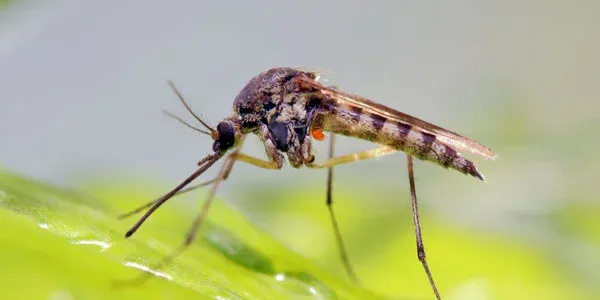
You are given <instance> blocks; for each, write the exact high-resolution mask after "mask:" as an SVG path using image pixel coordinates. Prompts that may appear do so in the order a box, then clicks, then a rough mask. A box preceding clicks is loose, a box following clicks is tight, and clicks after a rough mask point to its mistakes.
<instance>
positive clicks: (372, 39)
mask: <svg viewBox="0 0 600 300" xmlns="http://www.w3.org/2000/svg"><path fill="white" fill-rule="evenodd" d="M599 20H600V2H599V1H535V0H533V1H468V0H467V1H454V2H452V3H449V2H446V1H439V2H431V1H428V2H424V1H414V2H405V1H385V2H384V1H379V2H370V1H369V2H367V1H288V2H284V1H259V2H255V1H233V2H225V1H221V2H218V3H217V2H216V1H215V2H205V1H169V2H166V1H164V2H158V1H157V2H151V1H139V0H138V1H58V0H57V1H51V2H41V1H20V2H17V3H14V4H12V5H11V6H9V7H8V9H6V10H4V11H2V12H1V13H0V138H1V140H0V166H2V167H3V168H6V169H9V170H12V171H16V172H18V173H21V174H25V175H29V176H33V177H36V178H40V179H43V180H44V181H50V182H56V183H61V184H71V185H74V183H76V182H80V181H82V180H84V179H85V178H95V177H106V176H109V177H111V178H114V179H120V178H140V179H150V180H157V179H158V180H162V181H163V182H166V183H172V184H175V183H177V182H178V181H179V180H181V179H183V178H184V177H185V176H187V175H188V174H189V173H191V172H192V170H193V169H194V167H195V163H196V162H197V160H198V159H200V158H202V157H203V156H204V155H206V154H207V153H208V152H209V151H210V149H211V148H210V146H211V141H210V139H209V138H208V137H206V136H203V135H198V134H197V133H195V132H193V131H191V130H189V129H187V128H185V127H184V126H182V125H180V124H178V123H177V122H176V121H174V120H172V119H169V118H167V117H165V116H164V115H163V114H162V113H161V109H166V110H169V111H171V112H174V113H176V114H178V115H180V116H182V117H184V118H186V119H188V120H192V118H191V117H190V116H188V115H187V114H186V112H185V110H184V109H183V107H181V105H180V104H179V103H178V101H177V100H176V97H175V95H174V94H173V93H172V92H171V90H170V89H169V87H168V86H167V84H166V80H167V79H171V80H173V81H174V82H175V83H176V85H177V86H178V87H179V89H180V90H181V91H182V93H183V94H184V95H185V97H186V98H187V100H188V101H189V102H190V103H191V104H192V106H193V108H194V110H195V111H197V112H198V113H200V114H201V115H202V116H204V117H205V118H206V119H207V120H208V121H210V122H211V123H212V124H216V123H217V122H218V121H219V120H220V119H222V118H224V117H226V116H227V115H229V114H230V113H231V105H232V101H233V98H234V97H235V96H236V95H237V93H238V92H239V90H240V89H241V88H242V87H243V86H244V85H245V84H246V82H247V81H248V80H249V79H250V78H251V77H252V76H254V75H256V74H258V73H259V72H261V71H263V70H266V69H268V68H271V67H275V66H299V67H306V68H314V69H317V70H321V69H323V70H330V71H331V73H327V74H326V78H327V79H328V80H329V81H328V83H330V84H335V85H337V86H338V87H340V88H341V89H343V90H346V91H349V92H352V93H356V94H360V95H363V96H366V97H369V98H372V99H374V100H376V101H378V102H381V103H383V104H386V105H388V106H391V107H394V108H397V109H399V110H401V111H404V112H406V113H409V114H413V115H415V116H417V117H420V118H423V119H425V120H428V121H431V122H433V123H436V124H439V125H441V126H442V127H446V128H449V129H451V130H454V131H457V132H460V133H462V134H464V135H466V136H469V137H473V138H474V139H476V140H478V141H480V142H481V143H483V144H485V145H487V146H490V147H491V148H492V149H494V150H495V151H496V152H497V153H498V154H499V158H498V159H497V160H496V161H484V160H483V159H479V158H475V161H476V163H477V164H478V165H479V169H480V170H481V171H482V172H483V173H484V174H485V175H486V177H487V178H488V182H487V183H485V184H482V183H480V182H477V181H476V180H474V179H472V178H468V177H466V176H463V175H461V174H459V173H457V172H454V171H445V170H443V169H441V168H439V167H437V166H435V165H432V164H425V163H420V162H418V163H417V164H416V168H417V179H418V182H417V184H418V185H419V186H418V188H419V187H420V189H419V192H420V195H421V201H422V202H423V203H424V205H425V207H426V209H429V210H435V211H437V212H438V213H440V214H443V215H445V216H447V218H451V219H453V221H454V222H462V223H465V224H468V225H470V226H473V227H476V228H479V229H488V230H496V231H497V232H498V231H499V232H500V233H504V232H508V233H510V234H513V235H516V236H520V237H522V238H524V239H528V240H529V241H531V242H532V243H536V244H538V245H541V247H547V248H549V249H554V248H553V247H559V246H560V247H563V248H561V249H562V250H561V254H560V255H559V257H560V259H562V260H564V261H566V262H568V263H569V266H570V268H571V269H570V270H571V271H573V270H575V272H574V273H576V274H577V276H576V278H577V279H576V280H575V281H577V282H580V280H584V279H583V278H587V279H585V280H589V282H597V280H600V272H599V271H598V270H600V266H599V265H598V263H597V262H598V261H600V257H599V256H598V253H597V251H596V250H597V249H598V248H595V247H597V244H594V245H596V246H593V247H592V246H591V244H592V242H591V241H590V240H586V238H582V239H579V240H577V241H574V240H572V239H571V237H570V236H569V235H565V236H563V235H562V232H561V231H560V230H557V229H556V228H554V227H553V226H549V225H548V223H545V222H546V221H547V220H548V218H549V217H551V216H552V215H553V213H555V212H559V211H561V209H563V208H565V207H567V206H568V205H570V204H571V203H588V204H589V203H591V204H593V205H594V206H593V207H594V208H596V209H597V208H600V206H598V203H600V192H599V191H598V188H597V180H598V178H599V176H598V171H597V170H598V169H599V168H600V160H599V159H598V158H597V155H598V149H599V147H598V146H600V139H599V138H598V130H599V129H600V118H599V117H598V110H599V109H600V99H599V97H598V95H600V75H599V74H600V72H599V70H600V59H598V53H600V22H599ZM339 141H340V143H339V145H338V148H337V149H338V153H349V152H351V151H357V150H362V149H366V148H368V147H369V145H367V144H365V143H361V142H357V141H352V140H350V139H339ZM322 144H325V143H322ZM245 149H246V152H248V153H251V154H255V155H259V156H260V155H263V150H262V148H261V145H260V144H259V142H258V141H257V140H256V139H251V140H250V142H248V143H246V147H245ZM317 151H318V152H317V153H320V154H321V156H322V157H323V156H324V155H326V151H325V147H324V145H318V146H317ZM381 161H385V163H383V162H379V163H378V162H362V163H359V164H356V165H352V166H342V167H340V168H338V169H336V170H339V171H336V182H340V184H343V183H345V184H355V185H354V187H355V189H356V187H359V188H358V189H363V193H364V194H365V195H369V191H371V189H375V188H377V187H381V186H387V188H388V189H387V191H389V190H391V188H394V187H396V186H400V187H401V188H399V190H398V192H402V193H405V192H406V175H405V173H406V171H405V162H404V156H403V155H395V156H393V157H386V158H383V159H381ZM213 173H214V170H213ZM324 175H325V174H324V172H320V171H314V170H298V171H296V170H291V168H289V166H286V167H284V170H283V171H279V172H273V171H266V170H256V169H255V168H253V167H250V166H245V165H242V164H240V165H237V166H236V167H235V170H234V173H233V175H232V176H231V179H230V180H229V181H228V182H227V184H226V185H224V186H223V189H222V191H221V193H222V194H225V195H227V194H229V196H230V197H228V198H232V199H238V201H237V202H238V204H239V205H243V206H244V207H247V208H252V206H251V205H249V204H247V203H246V204H244V201H255V200H257V199H256V197H255V198H252V197H242V196H243V195H245V188H244V187H248V186H253V187H255V188H256V187H257V186H258V187H264V188H265V189H267V188H268V187H275V186H290V187H291V188H295V189H303V188H307V189H311V188H316V189H323V188H324V178H325V177H324ZM208 177H209V176H208V175H207V178H208ZM358 183H359V184H360V185H356V184H358ZM340 186H341V185H340ZM390 186H391V188H390ZM402 195H404V196H406V195H405V194H402ZM246 198H248V199H246ZM403 199H404V198H403ZM371 200H372V199H369V201H371ZM381 201H382V202H384V201H398V200H397V199H396V198H395V197H391V196H390V197H381ZM340 205H343V204H340ZM403 207H404V208H405V209H408V202H406V203H403ZM321 208H322V207H321V206H319V209H321ZM584 210H588V211H589V209H584ZM249 211H250V213H249V214H250V215H252V214H253V213H254V215H255V219H256V220H261V218H260V216H261V215H260V214H261V212H260V209H259V208H257V207H254V211H253V212H252V209H249ZM372 213H373V218H377V217H378V215H377V214H378V213H379V214H384V213H385V212H383V211H377V210H376V209H375V210H374V211H373V212H372ZM257 216H258V217H257ZM280 216H281V215H280ZM540 216H544V218H545V219H544V218H541V217H540ZM284 218H285V215H282V217H281V219H279V220H283V219H284ZM580 225H581V226H586V224H580ZM282 226H284V225H282ZM578 226H579V225H578ZM597 229H598V228H596V229H593V230H592V231H593V232H594V235H595V234H597V233H598V232H600V231H598V230H597ZM411 238H412V237H411ZM323 239H326V240H330V239H329V237H323ZM599 240H600V239H599ZM597 241H598V240H597ZM597 241H596V242H597ZM596 242H594V243H596ZM314 244H316V243H314ZM594 249H595V250H594ZM578 276H579V277H578ZM590 276H592V277H590ZM594 276H595V277H594Z"/></svg>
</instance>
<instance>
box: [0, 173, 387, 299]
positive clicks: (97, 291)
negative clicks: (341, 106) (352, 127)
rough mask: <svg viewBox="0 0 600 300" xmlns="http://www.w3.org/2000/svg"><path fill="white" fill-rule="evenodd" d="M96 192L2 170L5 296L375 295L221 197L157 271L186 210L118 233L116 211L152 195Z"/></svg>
mask: <svg viewBox="0 0 600 300" xmlns="http://www.w3.org/2000/svg"><path fill="white" fill-rule="evenodd" d="M97 190H98V192H97V193H95V194H98V195H101V197H100V198H102V200H100V199H96V198H94V197H91V196H89V195H86V194H83V193H80V192H77V191H73V190H70V189H65V188H61V187H57V186H52V185H48V184H44V183H40V182H35V181H32V180H29V179H25V178H22V177H19V176H15V175H12V174H9V173H6V172H2V171H0V208H1V209H0V227H1V228H2V230H0V249H1V250H0V257H1V265H2V272H0V274H1V275H0V282H2V284H1V285H0V288H1V290H2V291H3V298H5V297H6V298H8V299H112V298H115V299H145V300H148V299H159V298H160V299H164V298H169V299H184V298H193V299H292V298H293V299H378V297H377V296H376V295H374V294H372V293H370V292H368V291H366V290H364V289H361V288H358V287H355V286H353V285H351V284H350V283H348V282H345V279H344V278H335V277H333V276H332V275H330V274H327V273H326V272H324V271H323V270H321V269H319V268H318V267H316V265H315V264H313V263H312V262H310V261H307V260H305V259H303V258H302V257H300V256H299V255H297V254H295V253H293V252H292V251H290V250H288V249H287V248H285V247H284V246H282V245H280V244H279V243H278V242H277V241H275V240H274V239H273V238H271V237H270V236H268V235H266V234H264V233H262V232H260V231H259V230H257V229H256V228H255V227H253V226H252V225H251V224H250V223H248V222H247V221H246V220H245V219H244V218H243V217H242V216H241V215H240V214H239V213H237V212H235V211H234V210H232V209H231V208H228V207H226V206H225V205H224V204H221V202H220V201H216V203H215V206H214V207H213V208H212V210H211V212H210V217H209V219H208V220H207V221H206V222H205V223H204V224H203V226H202V228H201V230H200V232H199V233H198V239H197V240H196V241H195V242H194V243H193V244H192V246H191V247H189V248H188V249H186V250H185V251H184V252H183V253H182V254H181V255H179V256H177V257H176V258H175V260H174V261H173V262H172V263H170V264H168V265H166V266H163V267H162V268H161V267H156V264H157V263H159V262H160V261H161V259H163V258H164V257H165V256H166V255H169V254H170V253H173V251H174V249H176V248H177V246H179V245H180V244H181V242H182V241H183V238H184V236H185V232H186V231H187V229H188V226H189V225H190V223H191V222H190V221H189V220H192V218H193V216H194V211H193V210H192V211H190V209H187V210H186V209H176V208H175V209H174V207H176V206H174V205H171V203H169V205H166V206H165V207H162V208H161V209H160V210H159V211H157V213H156V214H155V215H153V216H152V217H151V219H150V220H149V221H148V222H147V223H146V224H144V226H142V228H141V229H140V230H139V232H138V233H136V234H135V235H134V236H133V237H131V238H130V239H126V238H124V237H123V234H124V232H125V231H126V230H127V229H128V228H129V227H130V226H131V225H132V224H133V222H135V218H134V219H128V220H117V218H116V217H115V216H117V215H118V214H119V213H122V212H125V211H127V209H131V208H133V207H135V206H136V205H139V204H141V203H144V202H145V201H148V200H149V199H152V196H153V195H152V194H150V193H141V192H136V191H133V190H131V189H127V188H116V187H114V186H113V188H112V189H107V188H100V189H97ZM199 195H200V196H203V195H204V194H203V192H199V193H196V194H195V195H186V196H183V197H182V198H185V197H188V196H189V197H194V199H197V198H198V197H199ZM154 196H155V195H154ZM178 201H179V199H178ZM179 203H180V204H181V202H179ZM181 207H183V206H180V208H181ZM140 269H145V270H150V271H152V272H154V274H157V275H155V276H150V277H151V278H149V280H147V281H145V282H144V283H143V284H137V285H134V284H133V283H132V282H135V281H132V280H136V279H139V278H141V277H140V276H143V275H144V274H149V273H147V272H144V271H140Z"/></svg>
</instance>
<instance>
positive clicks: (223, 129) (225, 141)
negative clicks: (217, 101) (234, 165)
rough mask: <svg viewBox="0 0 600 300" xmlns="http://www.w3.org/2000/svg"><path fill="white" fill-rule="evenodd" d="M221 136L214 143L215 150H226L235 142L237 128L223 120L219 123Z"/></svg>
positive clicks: (218, 127)
mask: <svg viewBox="0 0 600 300" xmlns="http://www.w3.org/2000/svg"><path fill="white" fill-rule="evenodd" d="M217 131H218V132H219V137H218V138H217V140H216V141H215V143H214V144H213V150H214V151H217V150H220V151H226V150H228V149H229V148H231V147H232V146H233V144H235V128H233V126H232V125H231V124H229V123H228V122H221V123H219V125H217Z"/></svg>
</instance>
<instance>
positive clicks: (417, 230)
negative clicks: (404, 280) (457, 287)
mask: <svg viewBox="0 0 600 300" xmlns="http://www.w3.org/2000/svg"><path fill="white" fill-rule="evenodd" d="M406 159H407V165H408V182H409V184H410V198H411V200H412V210H413V222H414V224H415V236H416V239H417V257H419V261H421V264H423V268H424V269H425V273H427V278H429V284H430V285H431V288H432V289H433V293H434V294H435V297H436V298H437V299H438V300H441V299H442V297H440V293H439V292H438V289H437V287H436V285H435V281H433V275H431V270H430V269H429V265H428V264H427V256H426V255H425V246H424V245H423V236H422V235H421V224H420V222H419V207H418V205H417V192H416V189H415V176H414V170H413V158H412V156H410V155H408V154H407V155H406Z"/></svg>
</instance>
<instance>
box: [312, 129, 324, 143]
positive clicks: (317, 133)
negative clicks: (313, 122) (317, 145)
mask: <svg viewBox="0 0 600 300" xmlns="http://www.w3.org/2000/svg"><path fill="white" fill-rule="evenodd" d="M310 134H311V135H312V137H313V138H314V139H315V140H317V141H322V140H324V139H325V135H324V134H323V129H320V128H315V129H313V130H312V131H311V132H310Z"/></svg>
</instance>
